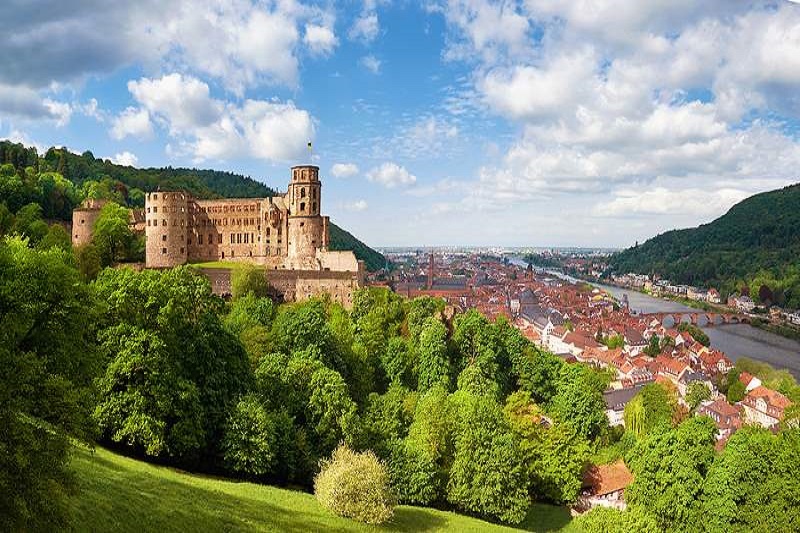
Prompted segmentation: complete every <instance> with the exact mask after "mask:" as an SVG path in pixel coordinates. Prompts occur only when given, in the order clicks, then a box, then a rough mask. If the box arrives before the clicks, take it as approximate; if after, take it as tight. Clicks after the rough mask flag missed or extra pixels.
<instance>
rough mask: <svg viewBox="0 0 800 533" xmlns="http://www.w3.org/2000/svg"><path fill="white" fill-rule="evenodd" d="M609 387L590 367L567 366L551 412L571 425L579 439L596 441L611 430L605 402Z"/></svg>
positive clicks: (561, 375) (560, 380)
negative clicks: (604, 396) (605, 431)
mask: <svg viewBox="0 0 800 533" xmlns="http://www.w3.org/2000/svg"><path fill="white" fill-rule="evenodd" d="M606 385H607V383H605V382H604V381H603V380H602V378H601V377H600V376H599V375H598V374H597V373H596V372H594V371H593V370H592V369H591V368H589V367H588V366H585V365H564V366H563V367H562V368H561V374H560V376H559V380H558V385H557V387H558V392H557V393H556V395H555V396H554V397H553V400H552V402H551V409H552V411H553V413H554V414H555V415H556V417H557V418H558V419H559V420H561V421H562V422H563V423H566V424H571V425H572V426H573V427H574V428H575V430H576V431H577V432H578V433H579V434H580V435H582V436H584V437H587V438H593V437H596V436H597V435H599V434H600V433H601V432H602V431H603V430H604V429H605V428H606V427H607V426H608V418H607V417H606V404H605V401H604V400H603V390H605V388H606Z"/></svg>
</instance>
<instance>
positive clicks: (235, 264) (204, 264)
mask: <svg viewBox="0 0 800 533" xmlns="http://www.w3.org/2000/svg"><path fill="white" fill-rule="evenodd" d="M189 265H190V266H193V267H197V268H228V269H231V270H235V269H237V268H242V267H244V266H258V265H256V264H255V263H245V262H241V261H200V262H197V263H189Z"/></svg>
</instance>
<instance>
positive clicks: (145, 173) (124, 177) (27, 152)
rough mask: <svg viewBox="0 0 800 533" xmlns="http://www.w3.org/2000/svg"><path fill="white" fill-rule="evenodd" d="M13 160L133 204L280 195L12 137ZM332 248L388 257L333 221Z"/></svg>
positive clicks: (245, 180) (3, 146) (375, 258)
mask: <svg viewBox="0 0 800 533" xmlns="http://www.w3.org/2000/svg"><path fill="white" fill-rule="evenodd" d="M6 163H10V164H12V165H14V167H15V168H17V169H18V170H24V169H25V168H26V167H29V166H31V167H35V168H37V169H42V170H44V169H47V170H52V171H55V172H59V173H61V175H62V176H64V177H65V178H67V179H68V180H70V181H71V182H72V183H74V184H75V185H76V186H77V187H81V186H83V184H84V183H86V182H87V181H98V182H99V181H102V180H103V179H110V180H111V181H112V182H113V184H112V187H113V188H114V189H115V190H116V191H117V192H119V193H120V195H121V196H122V198H123V199H124V200H125V201H126V202H128V204H129V205H131V206H139V207H141V206H142V205H144V204H143V202H144V195H143V194H142V193H143V192H149V191H153V190H155V189H157V188H158V187H161V188H162V189H183V190H186V191H189V192H190V193H192V195H193V196H195V197H197V198H203V199H208V198H261V197H266V196H274V195H276V194H277V192H276V191H275V189H272V188H270V187H268V186H267V185H265V184H263V183H261V182H260V181H257V180H254V179H253V178H251V177H250V176H243V175H241V174H235V173H233V172H224V171H220V170H204V169H196V168H172V167H164V168H135V167H129V166H122V165H117V164H114V163H112V162H111V161H109V160H107V159H97V158H95V157H94V155H93V154H92V152H90V151H86V152H84V153H83V154H75V153H72V152H70V151H69V150H66V149H64V148H50V149H49V150H47V152H46V153H45V154H44V156H40V155H39V154H38V153H37V152H36V149H35V148H29V147H26V146H24V145H22V144H14V143H11V142H8V141H2V142H0V165H2V164H6ZM330 236H331V249H332V250H352V251H353V252H354V253H355V254H356V257H357V258H358V259H361V260H363V261H364V263H365V264H366V267H367V270H370V271H375V270H378V269H380V268H383V267H384V265H385V262H386V260H385V258H384V257H383V255H381V254H380V253H378V252H376V251H375V250H373V249H372V248H370V247H369V246H367V245H366V244H364V243H363V242H361V241H360V240H358V239H357V238H355V237H354V236H353V235H352V234H350V233H348V232H346V231H344V230H343V229H342V228H340V227H338V226H336V225H335V224H333V223H331V226H330Z"/></svg>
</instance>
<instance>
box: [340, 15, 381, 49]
mask: <svg viewBox="0 0 800 533" xmlns="http://www.w3.org/2000/svg"><path fill="white" fill-rule="evenodd" d="M379 31H380V25H379V23H378V14H377V13H375V12H374V11H373V12H365V13H362V14H361V15H360V16H359V17H358V18H357V19H356V20H355V21H354V22H353V25H352V26H351V27H350V31H348V32H347V36H348V37H349V38H350V39H351V40H353V41H362V42H363V43H365V44H369V43H371V42H372V41H374V40H375V38H376V37H377V36H378V32H379Z"/></svg>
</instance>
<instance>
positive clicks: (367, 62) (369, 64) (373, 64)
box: [359, 55, 381, 74]
mask: <svg viewBox="0 0 800 533" xmlns="http://www.w3.org/2000/svg"><path fill="white" fill-rule="evenodd" d="M359 63H361V65H362V66H363V67H364V68H366V69H367V70H369V71H370V72H372V73H373V74H379V73H380V71H381V60H380V59H378V58H377V57H375V56H373V55H367V56H364V57H362V58H361V59H360V60H359Z"/></svg>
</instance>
